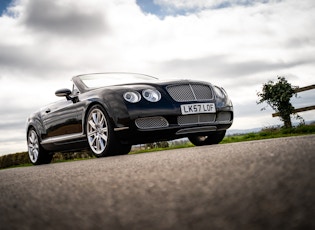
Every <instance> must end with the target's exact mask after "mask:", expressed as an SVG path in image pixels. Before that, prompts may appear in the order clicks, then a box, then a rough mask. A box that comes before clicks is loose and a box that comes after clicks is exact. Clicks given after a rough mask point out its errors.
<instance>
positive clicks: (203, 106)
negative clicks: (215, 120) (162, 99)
mask: <svg viewBox="0 0 315 230" xmlns="http://www.w3.org/2000/svg"><path fill="white" fill-rule="evenodd" d="M180 109H181V112H182V114H183V115H185V114H197V113H215V105H214V103H197V104H186V105H181V106H180Z"/></svg>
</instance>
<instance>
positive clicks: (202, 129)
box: [176, 126, 217, 135]
mask: <svg viewBox="0 0 315 230" xmlns="http://www.w3.org/2000/svg"><path fill="white" fill-rule="evenodd" d="M216 130H217V127H216V126H204V127H194V128H187V129H180V130H178V131H177V132H176V135H181V134H188V133H200V132H211V131H216Z"/></svg>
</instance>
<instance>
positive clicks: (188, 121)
mask: <svg viewBox="0 0 315 230" xmlns="http://www.w3.org/2000/svg"><path fill="white" fill-rule="evenodd" d="M215 117H216V115H215V114H214V113H211V114H194V115H185V116H178V117H177V123H178V125H181V126H182V125H198V124H208V123H214V122H215Z"/></svg>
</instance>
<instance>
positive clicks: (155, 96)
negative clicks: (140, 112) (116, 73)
mask: <svg viewBox="0 0 315 230" xmlns="http://www.w3.org/2000/svg"><path fill="white" fill-rule="evenodd" d="M142 96H143V97H144V98H145V99H146V100H148V101H150V102H158V101H159V100H160V99H161V93H160V92H159V91H157V90H156V89H146V90H143V91H142Z"/></svg>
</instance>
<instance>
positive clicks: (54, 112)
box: [42, 99, 82, 138]
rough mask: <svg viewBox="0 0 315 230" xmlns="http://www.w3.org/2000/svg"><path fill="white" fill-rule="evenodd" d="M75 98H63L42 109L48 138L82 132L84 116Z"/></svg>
mask: <svg viewBox="0 0 315 230" xmlns="http://www.w3.org/2000/svg"><path fill="white" fill-rule="evenodd" d="M81 105H82V104H81V103H79V102H77V101H75V100H67V99H63V100H61V101H58V102H56V103H54V104H51V105H49V106H47V107H46V108H44V109H43V110H42V119H43V124H44V127H45V130H46V138H54V137H61V136H69V135H73V134H80V133H82V118H81V117H82V116H81V115H80V114H79V111H81V109H79V107H80V106H81Z"/></svg>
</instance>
